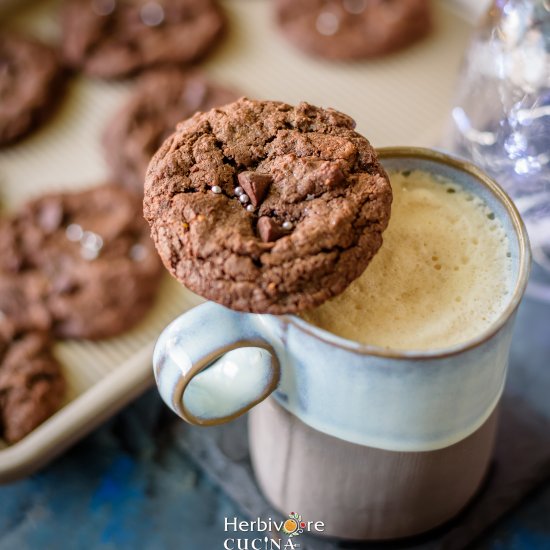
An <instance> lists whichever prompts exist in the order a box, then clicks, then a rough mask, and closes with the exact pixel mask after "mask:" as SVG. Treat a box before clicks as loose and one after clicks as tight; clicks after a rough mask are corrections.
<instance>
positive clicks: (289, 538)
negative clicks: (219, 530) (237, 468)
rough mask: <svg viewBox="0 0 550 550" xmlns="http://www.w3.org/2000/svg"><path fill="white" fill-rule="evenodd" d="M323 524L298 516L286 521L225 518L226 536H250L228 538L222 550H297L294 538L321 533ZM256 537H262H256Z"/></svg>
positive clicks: (295, 514)
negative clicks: (246, 535)
mask: <svg viewBox="0 0 550 550" xmlns="http://www.w3.org/2000/svg"><path fill="white" fill-rule="evenodd" d="M324 530H325V524H324V522H322V521H306V520H304V519H303V518H302V516H301V515H300V514H297V513H295V512H290V514H288V518H287V519H285V520H282V521H275V520H273V519H271V518H268V519H267V520H263V519H260V518H257V519H255V520H253V521H244V520H242V521H239V520H238V519H237V518H231V519H229V518H225V532H226V533H228V532H233V533H250V535H249V536H248V537H243V536H241V537H228V538H226V539H225V541H224V543H223V548H224V550H296V549H299V548H300V543H299V542H298V541H297V539H296V537H298V536H299V535H301V534H302V533H304V532H305V531H306V532H310V533H322V532H323V531H324ZM258 534H260V535H262V536H257V535H258Z"/></svg>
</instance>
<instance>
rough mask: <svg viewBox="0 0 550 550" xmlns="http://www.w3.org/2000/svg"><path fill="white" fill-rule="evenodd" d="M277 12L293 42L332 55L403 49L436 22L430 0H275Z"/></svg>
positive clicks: (367, 55) (377, 53)
mask: <svg viewBox="0 0 550 550" xmlns="http://www.w3.org/2000/svg"><path fill="white" fill-rule="evenodd" d="M275 16H276V20H277V24H278V26H279V28H280V29H281V31H282V32H283V33H284V34H285V36H286V37H287V38H288V39H289V40H290V41H291V42H292V43H293V44H294V45H295V46H297V47H298V48H300V49H302V50H304V51H305V52H307V53H309V54H311V55H315V56H319V57H323V58H326V59H332V60H338V59H342V60H344V59H362V58H370V57H376V56H380V55H383V54H387V53H390V52H393V51H396V50H399V49H401V48H404V47H406V46H408V45H409V44H412V43H413V42H415V41H417V40H419V39H420V38H423V37H424V36H425V35H427V34H428V33H429V31H430V29H431V26H432V23H431V19H432V18H431V9H430V1H429V0H275Z"/></svg>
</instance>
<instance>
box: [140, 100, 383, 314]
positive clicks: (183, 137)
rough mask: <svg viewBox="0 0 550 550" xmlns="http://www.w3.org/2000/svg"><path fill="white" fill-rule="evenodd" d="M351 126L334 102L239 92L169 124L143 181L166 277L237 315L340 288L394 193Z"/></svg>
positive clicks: (297, 305) (370, 243)
mask: <svg viewBox="0 0 550 550" xmlns="http://www.w3.org/2000/svg"><path fill="white" fill-rule="evenodd" d="M354 126H355V123H354V121H353V120H352V119H351V118H350V117H348V116H346V115H344V114H342V113H339V112H337V111H335V110H332V109H321V108H318V107H314V106H312V105H308V104H306V103H301V104H300V105H298V106H297V107H292V106H290V105H287V104H285V103H279V102H274V101H253V100H249V99H246V98H245V99H241V100H239V101H237V102H235V103H232V104H230V105H226V106H225V107H221V108H217V109H212V110H210V111H209V112H207V113H199V114H196V115H195V116H193V117H192V118H190V119H188V120H187V121H185V122H182V123H181V124H179V125H178V129H177V131H176V132H175V133H174V134H173V135H172V136H171V137H169V138H168V139H167V140H166V141H165V143H164V144H163V146H162V147H161V148H160V149H159V151H158V152H157V153H156V155H155V156H154V157H153V160H152V161H151V164H150V166H149V170H148V174H147V177H146V182H145V199H144V211H145V217H146V219H147V220H148V221H149V223H150V225H151V229H152V235H153V239H154V241H155V244H156V246H157V250H158V252H159V254H160V256H161V258H162V260H163V262H164V264H165V266H166V267H167V269H168V270H169V271H170V273H172V275H173V276H174V277H176V279H178V280H179V281H180V282H181V283H183V284H184V285H186V286H187V287H189V288H190V289H191V290H193V291H194V292H196V293H198V294H200V295H201V296H203V297H205V298H208V299H210V300H213V301H215V302H218V303H221V304H223V305H225V306H227V307H230V308H232V309H235V310H240V311H252V312H259V313H274V314H282V313H292V312H297V311H302V310H304V309H307V308H311V307H314V306H316V305H319V304H321V303H322V302H324V301H325V300H327V299H328V298H331V297H332V296H335V295H337V294H339V293H340V292H342V291H343V290H344V289H345V288H346V287H347V286H348V285H349V284H350V283H351V282H352V281H353V280H354V279H355V278H357V277H358V276H359V275H360V274H361V273H362V272H363V271H364V269H365V268H366V266H367V265H368V263H369V262H370V260H371V258H372V257H373V255H374V254H375V253H376V252H377V250H378V248H379V247H380V245H381V243H382V232H383V231H384V229H385V228H386V226H387V223H388V220H389V216H390V208H391V199H392V194H391V187H390V184H389V181H388V177H387V175H386V173H385V171H384V169H383V168H382V166H381V165H380V163H379V162H378V158H377V156H376V153H375V151H374V149H373V148H372V146H371V145H370V143H369V142H368V141H367V140H366V139H365V138H364V137H362V136H361V135H360V134H358V133H357V132H355V131H354ZM243 197H247V200H244V201H243V200H242V198H243ZM248 202H250V204H248ZM248 206H252V207H253V210H250V209H249V208H248Z"/></svg>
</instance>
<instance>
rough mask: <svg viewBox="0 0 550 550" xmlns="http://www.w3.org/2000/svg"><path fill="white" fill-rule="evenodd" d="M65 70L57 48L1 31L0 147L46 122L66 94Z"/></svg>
mask: <svg viewBox="0 0 550 550" xmlns="http://www.w3.org/2000/svg"><path fill="white" fill-rule="evenodd" d="M64 82H65V73H64V71H63V69H62V66H61V63H60V58H59V55H58V53H57V52H56V50H55V49H54V48H52V47H50V46H48V45H46V44H43V43H42V42H39V41H37V40H34V39H32V38H28V37H26V36H22V35H20V34H15V33H13V32H8V31H6V30H2V31H0V146H3V145H7V144H9V143H12V142H14V141H16V140H18V139H20V138H22V137H23V136H25V135H26V134H28V133H29V132H30V131H31V130H33V129H34V128H36V127H37V126H39V125H40V124H41V123H42V122H44V121H45V120H46V119H47V118H48V117H49V116H50V115H51V114H52V112H53V111H54V108H55V107H56V105H57V103H58V102H59V100H60V98H61V96H62V95H63V87H64V86H63V85H64Z"/></svg>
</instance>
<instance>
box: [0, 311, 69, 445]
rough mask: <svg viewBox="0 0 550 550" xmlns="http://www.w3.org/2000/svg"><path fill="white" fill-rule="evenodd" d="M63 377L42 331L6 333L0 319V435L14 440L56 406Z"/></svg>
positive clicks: (62, 391)
mask: <svg viewBox="0 0 550 550" xmlns="http://www.w3.org/2000/svg"><path fill="white" fill-rule="evenodd" d="M64 395H65V379H64V378H63V374H62V371H61V367H60V365H59V363H58V362H57V360H56V359H55V357H54V356H53V354H52V352H51V341H50V339H49V337H48V335H47V333H44V332H38V331H34V332H24V333H16V334H13V335H11V336H8V335H6V334H4V333H3V332H2V321H1V320H0V438H2V439H4V440H5V441H7V442H8V443H16V442H17V441H19V440H21V439H23V437H25V436H26V435H27V434H29V433H30V432H31V431H32V430H34V429H35V428H36V427H37V426H38V425H39V424H42V422H44V421H45V420H46V419H47V418H49V417H50V416H51V415H52V414H53V413H55V412H56V411H57V409H59V407H60V406H61V404H62V401H63V397H64Z"/></svg>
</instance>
